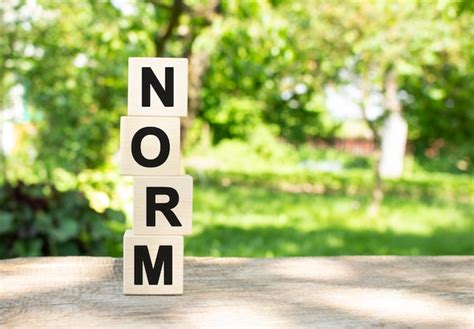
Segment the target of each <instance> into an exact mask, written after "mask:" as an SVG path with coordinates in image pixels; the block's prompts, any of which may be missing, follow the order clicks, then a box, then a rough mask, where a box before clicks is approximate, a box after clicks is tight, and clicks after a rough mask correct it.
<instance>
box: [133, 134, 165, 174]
mask: <svg viewBox="0 0 474 329" xmlns="http://www.w3.org/2000/svg"><path fill="white" fill-rule="evenodd" d="M148 135H153V136H155V137H157V138H158V140H159V141H160V145H161V147H160V153H159V154H158V156H157V157H156V158H154V159H147V158H145V157H144V156H143V153H142V149H141V145H142V140H143V138H145V137H146V136H148ZM169 154H170V140H169V139H168V136H167V135H166V133H165V132H164V131H163V130H161V129H160V128H158V127H143V128H141V129H140V130H138V131H137V132H136V133H135V135H133V138H132V156H133V159H135V161H136V162H137V163H138V164H139V165H141V166H143V167H147V168H153V167H159V166H161V165H162V164H163V163H164V162H165V161H166V160H167V159H168V156H169Z"/></svg>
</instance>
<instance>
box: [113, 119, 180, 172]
mask: <svg viewBox="0 0 474 329" xmlns="http://www.w3.org/2000/svg"><path fill="white" fill-rule="evenodd" d="M180 152H181V150H180V123H179V118H165V117H131V116H125V117H122V118H121V119H120V172H121V174H123V175H132V176H133V175H142V176H153V175H171V176H172V175H179V171H180V162H179V160H180Z"/></svg>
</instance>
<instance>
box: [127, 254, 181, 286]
mask: <svg viewBox="0 0 474 329" xmlns="http://www.w3.org/2000/svg"><path fill="white" fill-rule="evenodd" d="M143 266H145V272H146V276H147V278H148V284H150V285H157V284H158V281H159V279H160V273H161V268H162V267H164V280H163V281H164V284H165V285H171V284H173V246H160V247H159V248H158V254H157V255H156V260H155V265H152V263H151V259H150V253H149V252H148V247H147V246H135V284H136V285H143Z"/></svg>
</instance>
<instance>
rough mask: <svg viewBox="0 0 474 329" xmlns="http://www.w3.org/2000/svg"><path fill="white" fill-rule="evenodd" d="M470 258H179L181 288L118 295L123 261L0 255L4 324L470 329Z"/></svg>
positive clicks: (0, 318) (473, 282)
mask: <svg viewBox="0 0 474 329" xmlns="http://www.w3.org/2000/svg"><path fill="white" fill-rule="evenodd" d="M473 278H474V257H450V256H447V257H359V256H354V257H308V258H281V259H245V258H190V257H187V258H185V264H184V295H182V296H124V295H123V294H122V260H121V259H113V258H100V257H58V258H29V259H28V258H23V259H12V260H3V261H0V327H1V328H11V327H24V328H34V327H53V326H56V327H68V328H76V327H88V328H89V327H102V328H103V327H107V328H110V327H135V328H150V327H153V328H157V327H159V328H228V327H231V328H248V327H253V328H254V327H259V328H318V327H319V328H341V327H342V328H348V327H351V328H353V327H359V328H365V327H384V328H386V327H388V328H403V327H411V328H413V327H416V328H423V327H424V328H472V326H473V314H474V310H473V303H474V291H473V290H474V288H473V287H474V279H473Z"/></svg>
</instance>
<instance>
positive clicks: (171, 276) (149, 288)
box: [123, 230, 184, 295]
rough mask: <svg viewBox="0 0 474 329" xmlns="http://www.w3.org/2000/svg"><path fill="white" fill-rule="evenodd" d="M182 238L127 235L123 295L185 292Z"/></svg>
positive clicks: (124, 255) (129, 232)
mask: <svg viewBox="0 0 474 329" xmlns="http://www.w3.org/2000/svg"><path fill="white" fill-rule="evenodd" d="M183 259H184V245H183V237H182V236H159V235H134V234H133V232H132V230H127V231H126V232H125V234H124V236H123V292H124V294H125V295H180V294H182V293H183Z"/></svg>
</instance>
